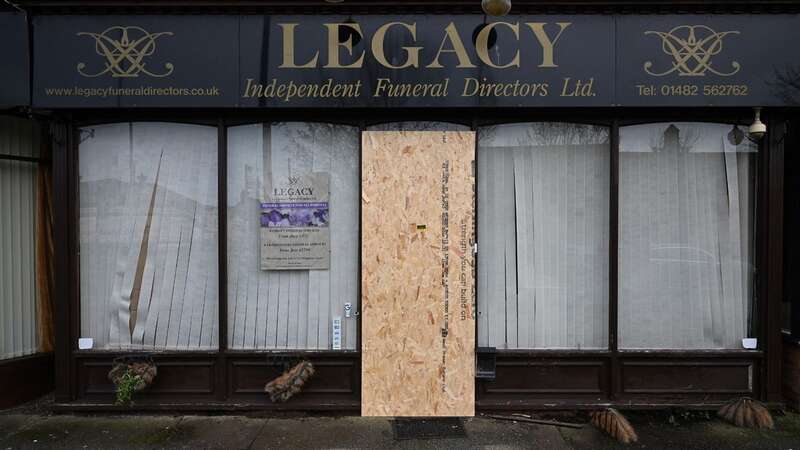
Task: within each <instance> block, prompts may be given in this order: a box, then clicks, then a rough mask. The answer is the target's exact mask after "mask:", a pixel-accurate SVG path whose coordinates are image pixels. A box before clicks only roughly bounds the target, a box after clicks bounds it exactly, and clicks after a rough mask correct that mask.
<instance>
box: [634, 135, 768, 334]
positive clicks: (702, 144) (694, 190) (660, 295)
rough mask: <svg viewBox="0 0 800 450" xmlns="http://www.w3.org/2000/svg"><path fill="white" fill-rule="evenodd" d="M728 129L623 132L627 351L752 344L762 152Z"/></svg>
mask: <svg viewBox="0 0 800 450" xmlns="http://www.w3.org/2000/svg"><path fill="white" fill-rule="evenodd" d="M731 131H732V130H731V126H730V125H723V124H704V123H674V124H669V123H664V124H649V125H636V126H629V127H623V128H621V129H620V152H621V153H620V158H619V164H620V172H619V174H620V180H619V191H620V194H619V195H620V196H619V211H620V216H619V327H620V347H621V348H626V349H733V348H741V339H742V338H744V337H747V331H748V322H749V320H750V319H749V318H750V313H751V311H750V303H751V299H752V298H753V275H752V274H753V257H754V255H753V250H752V249H753V229H754V222H753V217H754V209H755V197H754V186H755V156H756V150H757V149H756V147H755V146H754V145H753V144H752V143H751V142H749V141H748V140H746V139H744V140H740V141H739V142H740V143H739V144H738V145H736V141H737V140H736V139H732V138H730V135H731Z"/></svg>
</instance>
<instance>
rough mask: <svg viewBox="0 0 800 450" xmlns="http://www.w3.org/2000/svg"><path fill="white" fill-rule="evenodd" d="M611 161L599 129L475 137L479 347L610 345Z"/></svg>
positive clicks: (532, 129)
mask: <svg viewBox="0 0 800 450" xmlns="http://www.w3.org/2000/svg"><path fill="white" fill-rule="evenodd" d="M609 164H610V149H609V134H608V129H607V128H604V127H596V126H590V125H578V124H564V123H529V124H515V125H502V126H496V127H488V128H482V129H481V130H480V131H479V144H478V249H479V253H478V313H479V316H478V321H479V322H478V342H479V343H480V345H481V346H491V347H497V348H553V349H557V348H561V349H600V348H606V347H607V342H608V242H609V232H608V230H609V228H608V227H609V185H610V180H609V176H610V166H609Z"/></svg>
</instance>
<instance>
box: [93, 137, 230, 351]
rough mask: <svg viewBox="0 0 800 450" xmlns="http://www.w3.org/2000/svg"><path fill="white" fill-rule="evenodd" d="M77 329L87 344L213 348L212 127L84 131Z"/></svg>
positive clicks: (214, 167)
mask: <svg viewBox="0 0 800 450" xmlns="http://www.w3.org/2000/svg"><path fill="white" fill-rule="evenodd" d="M81 136H84V137H85V140H83V141H82V142H81V144H80V150H79V160H80V166H79V174H80V185H79V189H80V282H81V285H80V292H81V318H80V320H81V337H87V338H93V339H94V348H95V349H120V348H133V349H176V350H187V349H191V350H198V349H215V348H217V345H218V344H217V340H218V339H217V326H218V325H217V303H218V300H217V299H218V278H219V276H218V270H217V228H218V219H217V130H216V128H213V127H205V126H198V125H182V124H168V123H120V124H111V125H101V126H96V127H93V128H91V129H84V130H82V133H81Z"/></svg>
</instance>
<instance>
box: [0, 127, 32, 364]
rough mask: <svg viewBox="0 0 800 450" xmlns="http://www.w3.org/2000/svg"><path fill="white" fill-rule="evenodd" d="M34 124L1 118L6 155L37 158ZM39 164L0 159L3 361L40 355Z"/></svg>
mask: <svg viewBox="0 0 800 450" xmlns="http://www.w3.org/2000/svg"><path fill="white" fill-rule="evenodd" d="M39 133H40V131H39V128H38V127H37V126H36V125H35V123H34V122H32V121H28V120H22V119H16V118H11V117H0V155H11V156H23V157H35V156H38V154H39V146H40V144H41V142H40V139H39ZM36 174H37V164H36V163H32V162H20V161H11V160H4V159H0V248H2V249H3V251H2V253H0V359H8V358H16V357H19V356H25V355H30V354H33V353H36V351H37V341H38V336H37V333H36V284H35V278H34V277H35V273H36V272H35V238H34V234H35V232H36V210H37V205H36V194H37V192H36Z"/></svg>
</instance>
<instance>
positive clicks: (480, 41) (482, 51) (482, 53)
mask: <svg viewBox="0 0 800 450" xmlns="http://www.w3.org/2000/svg"><path fill="white" fill-rule="evenodd" d="M498 25H505V26H507V27H508V28H511V31H513V32H514V36H515V37H516V38H517V41H519V24H518V23H514V24H511V23H507V22H494V23H490V24H488V25H486V26H485V27H483V29H482V30H481V31H480V33H478V38H477V39H476V40H475V50H476V51H477V52H478V58H480V60H481V61H483V63H484V64H486V65H487V66H489V67H494V68H495V69H507V68H509V67H519V65H520V62H519V61H520V58H519V50H517V54H516V55H514V59H513V60H511V62H510V63H508V64H505V65H498V64H495V63H494V61H492V58H491V57H490V56H489V34H490V33H491V32H492V30H493V29H494V28H495V27H497V26H498Z"/></svg>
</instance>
